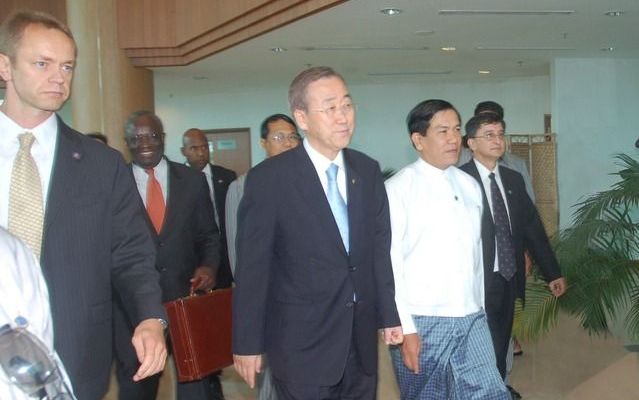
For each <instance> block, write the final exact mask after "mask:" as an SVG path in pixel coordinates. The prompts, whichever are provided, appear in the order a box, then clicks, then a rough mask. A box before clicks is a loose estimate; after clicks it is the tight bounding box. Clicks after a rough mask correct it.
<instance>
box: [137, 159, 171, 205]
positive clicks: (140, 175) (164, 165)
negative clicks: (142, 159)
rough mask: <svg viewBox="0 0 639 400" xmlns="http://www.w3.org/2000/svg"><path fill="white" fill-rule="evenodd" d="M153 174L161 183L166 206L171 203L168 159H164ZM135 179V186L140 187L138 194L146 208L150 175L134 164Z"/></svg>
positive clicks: (154, 169)
mask: <svg viewBox="0 0 639 400" xmlns="http://www.w3.org/2000/svg"><path fill="white" fill-rule="evenodd" d="M153 174H154V175H155V179H157V181H158V182H159V183H160V187H161V188H162V196H163V197H164V204H165V205H166V204H168V203H169V202H168V201H167V195H168V187H169V163H168V162H167V161H166V158H164V157H162V159H161V160H160V162H159V163H158V165H156V166H155V167H154V168H153ZM133 177H134V178H135V184H136V185H137V187H138V192H139V193H140V197H141V198H142V202H144V207H146V187H147V184H148V182H149V174H147V173H146V171H145V170H144V168H142V167H140V166H139V165H137V164H133Z"/></svg>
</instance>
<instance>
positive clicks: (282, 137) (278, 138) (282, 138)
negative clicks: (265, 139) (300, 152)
mask: <svg viewBox="0 0 639 400" xmlns="http://www.w3.org/2000/svg"><path fill="white" fill-rule="evenodd" d="M269 139H271V140H272V141H274V142H275V143H283V142H293V143H297V142H299V141H300V140H301V139H302V138H301V137H300V135H298V134H297V133H290V134H288V135H287V134H285V133H276V134H274V135H272V136H271V137H270V138H269Z"/></svg>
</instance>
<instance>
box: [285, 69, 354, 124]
mask: <svg viewBox="0 0 639 400" xmlns="http://www.w3.org/2000/svg"><path fill="white" fill-rule="evenodd" d="M333 77H335V78H339V79H340V80H341V81H342V82H344V83H346V81H344V78H343V77H342V75H340V74H338V73H337V72H336V71H335V70H334V69H333V68H331V67H311V68H308V69H305V70H304V71H302V72H300V73H299V74H298V75H297V76H296V77H295V78H294V79H293V82H291V86H290V87H289V89H288V104H289V107H290V109H291V113H293V112H295V110H306V107H307V104H306V89H307V88H308V85H310V84H311V83H313V82H315V81H318V80H320V79H323V78H333Z"/></svg>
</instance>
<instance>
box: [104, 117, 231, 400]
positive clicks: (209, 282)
mask: <svg viewBox="0 0 639 400" xmlns="http://www.w3.org/2000/svg"><path fill="white" fill-rule="evenodd" d="M125 139H126V143H127V146H128V148H129V150H130V151H131V154H132V156H133V164H132V166H131V168H132V171H133V176H134V178H135V181H136V184H137V189H138V190H137V191H138V192H139V196H138V197H137V198H136V199H135V201H137V202H138V203H140V202H143V203H144V206H145V207H146V210H147V217H148V218H147V227H148V230H149V231H150V232H151V236H152V237H153V240H154V242H155V245H156V247H157V253H158V255H157V262H156V268H157V269H158V271H160V285H161V287H162V301H164V302H166V301H171V300H175V299H178V298H180V297H184V296H186V295H188V294H189V291H190V287H191V286H192V285H193V286H194V287H195V289H196V290H208V289H211V288H213V287H214V286H215V274H216V270H217V266H218V262H219V245H220V244H219V237H218V230H217V226H216V225H215V220H214V218H213V207H212V205H211V201H210V198H209V196H208V192H209V191H208V186H207V184H206V181H205V179H204V175H203V174H202V173H200V172H197V171H194V170H192V169H191V168H188V167H186V166H184V165H182V164H178V163H174V162H171V161H169V160H167V159H166V158H165V157H164V129H163V127H162V122H161V121H160V119H159V118H158V117H157V116H156V115H155V114H153V113H151V112H149V111H137V112H134V113H133V114H131V116H130V117H129V119H128V120H127V123H126V125H125ZM123 304H124V303H123V302H116V306H115V307H114V312H115V338H116V356H117V367H118V379H119V383H120V399H121V400H123V399H131V400H134V399H135V400H141V399H149V400H151V399H155V397H156V394H157V389H158V382H159V376H154V377H151V378H149V379H146V380H145V381H142V382H138V383H134V382H133V381H132V380H131V375H132V373H133V371H134V370H135V368H136V367H137V365H136V364H137V363H136V358H135V353H134V351H133V348H132V347H131V345H130V343H129V342H128V341H127V340H126V339H127V337H128V331H129V329H130V325H129V324H128V323H127V322H128V321H127V320H126V316H125V315H124V313H122V312H121V308H122V305H123ZM178 398H179V399H184V400H200V399H202V400H210V399H212V396H211V390H210V388H209V387H208V380H207V379H202V380H199V381H195V382H189V383H180V384H178Z"/></svg>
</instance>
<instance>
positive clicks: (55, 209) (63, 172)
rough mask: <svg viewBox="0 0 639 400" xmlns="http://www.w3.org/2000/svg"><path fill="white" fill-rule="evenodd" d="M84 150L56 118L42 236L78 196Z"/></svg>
mask: <svg viewBox="0 0 639 400" xmlns="http://www.w3.org/2000/svg"><path fill="white" fill-rule="evenodd" d="M83 157H84V149H83V148H82V143H81V142H80V140H79V139H78V138H76V137H74V135H73V134H72V132H71V130H70V129H69V127H67V126H66V125H65V124H64V122H62V120H61V119H60V118H59V117H58V142H57V144H56V150H55V158H54V160H53V168H52V170H51V179H50V182H49V194H48V198H47V206H46V210H45V217H44V235H43V237H44V238H46V237H47V234H46V233H47V229H48V228H49V227H50V226H51V224H52V223H53V222H54V221H55V218H56V216H57V214H58V213H59V212H60V209H61V208H62V206H64V205H65V204H68V201H69V199H70V196H73V195H76V194H78V190H79V189H78V188H80V187H81V186H82V176H81V175H82V158H83Z"/></svg>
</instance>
